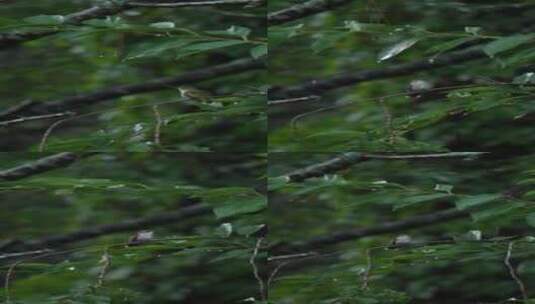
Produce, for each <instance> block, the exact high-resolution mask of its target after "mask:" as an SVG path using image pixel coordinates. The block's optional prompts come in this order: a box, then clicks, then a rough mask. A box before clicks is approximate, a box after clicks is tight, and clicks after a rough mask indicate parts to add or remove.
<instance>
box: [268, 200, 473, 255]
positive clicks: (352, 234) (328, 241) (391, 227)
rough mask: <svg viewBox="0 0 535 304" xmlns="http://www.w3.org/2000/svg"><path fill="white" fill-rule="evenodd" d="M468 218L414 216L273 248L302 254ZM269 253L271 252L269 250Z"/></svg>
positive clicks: (447, 213) (457, 212)
mask: <svg viewBox="0 0 535 304" xmlns="http://www.w3.org/2000/svg"><path fill="white" fill-rule="evenodd" d="M468 216H469V212H467V211H465V210H463V211H460V210H456V209H450V210H446V211H440V212H435V213H430V214H425V215H419V216H414V217H411V218H409V219H406V220H400V221H395V222H387V223H383V224H380V225H377V226H373V227H369V228H358V229H351V230H346V231H341V232H337V233H334V234H331V235H327V236H321V237H316V238H313V239H310V240H307V241H304V242H302V243H295V244H289V245H287V244H286V245H285V244H279V245H276V246H274V247H273V249H272V250H274V251H276V252H283V253H286V252H303V251H309V250H315V249H318V248H321V247H325V246H328V245H334V244H338V243H342V242H346V241H351V240H356V239H360V238H364V237H368V236H374V235H381V234H387V233H398V232H401V231H405V230H409V229H414V228H420V227H425V226H431V225H435V224H440V223H443V222H448V221H452V220H456V219H460V218H465V217H468ZM270 251H271V250H270Z"/></svg>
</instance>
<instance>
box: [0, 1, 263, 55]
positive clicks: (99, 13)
mask: <svg viewBox="0 0 535 304" xmlns="http://www.w3.org/2000/svg"><path fill="white" fill-rule="evenodd" d="M253 1H254V0H208V1H188V2H185V1H177V0H162V1H156V2H155V1H152V2H149V1H146V2H141V1H136V2H134V1H132V2H125V3H123V4H113V3H110V4H109V5H102V6H94V7H91V8H88V9H85V10H82V11H79V12H75V13H72V14H69V15H66V16H65V20H64V22H63V24H65V25H79V24H81V23H82V22H84V21H87V20H91V19H98V18H104V17H106V16H111V15H116V14H119V13H121V12H123V11H125V10H128V9H132V8H136V7H161V8H177V7H187V6H208V5H221V4H250V3H252V2H253ZM58 32H60V30H58V29H49V30H40V31H33V32H25V33H14V32H13V33H0V49H3V48H8V47H12V46H16V45H18V44H20V43H23V42H27V41H31V40H35V39H39V38H42V37H46V36H49V35H54V34H56V33H58Z"/></svg>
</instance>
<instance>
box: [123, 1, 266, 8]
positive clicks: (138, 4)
mask: <svg viewBox="0 0 535 304" xmlns="http://www.w3.org/2000/svg"><path fill="white" fill-rule="evenodd" d="M255 1H257V0H206V1H204V0H203V1H188V2H171V3H169V2H167V3H163V2H162V3H158V2H156V3H154V2H129V3H128V5H129V6H130V7H166V8H171V7H188V6H190V7H191V6H211V5H229V4H230V5H232V4H250V3H253V2H255Z"/></svg>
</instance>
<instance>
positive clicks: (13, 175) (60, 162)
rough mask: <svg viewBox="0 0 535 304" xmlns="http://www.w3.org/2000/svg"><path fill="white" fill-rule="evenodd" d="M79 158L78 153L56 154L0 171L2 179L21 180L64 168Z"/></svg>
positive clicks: (0, 178)
mask: <svg viewBox="0 0 535 304" xmlns="http://www.w3.org/2000/svg"><path fill="white" fill-rule="evenodd" d="M78 159H79V156H78V155H76V154H74V153H70V152H63V153H58V154H54V155H51V156H47V157H44V158H41V159H38V160H36V161H33V162H29V163H26V164H23V165H20V166H17V167H14V168H11V169H7V170H3V171H0V181H14V180H19V179H22V178H25V177H28V176H32V175H37V174H40V173H44V172H47V171H51V170H54V169H58V168H64V167H67V166H69V165H70V164H72V163H74V162H75V161H77V160H78Z"/></svg>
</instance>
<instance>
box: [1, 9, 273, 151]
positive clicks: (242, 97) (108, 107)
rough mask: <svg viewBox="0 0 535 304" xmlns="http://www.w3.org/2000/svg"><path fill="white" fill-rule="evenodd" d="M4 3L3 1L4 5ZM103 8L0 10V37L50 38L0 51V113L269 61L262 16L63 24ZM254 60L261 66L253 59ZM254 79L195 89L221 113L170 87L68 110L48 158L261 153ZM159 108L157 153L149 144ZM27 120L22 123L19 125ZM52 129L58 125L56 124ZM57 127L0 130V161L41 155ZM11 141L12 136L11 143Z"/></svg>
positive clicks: (255, 12) (45, 123)
mask: <svg viewBox="0 0 535 304" xmlns="http://www.w3.org/2000/svg"><path fill="white" fill-rule="evenodd" d="M4 2H6V1H4ZM93 5H106V1H39V3H32V2H28V1H13V2H11V1H8V2H6V3H2V5H1V6H0V14H1V15H2V18H0V35H1V34H20V33H28V32H43V31H50V30H53V31H57V32H58V33H57V34H54V35H49V36H46V37H43V38H40V39H35V40H32V41H29V42H25V43H22V44H20V45H18V46H14V47H9V48H4V49H2V50H0V62H1V63H0V66H1V68H2V70H5V71H9V73H3V74H2V75H1V76H0V83H1V84H2V85H1V86H0V87H1V88H0V99H1V100H2V102H1V107H2V108H8V107H10V106H14V105H17V104H19V103H21V102H22V101H24V100H32V101H35V102H38V103H46V102H51V101H58V100H61V99H63V98H67V97H70V96H75V95H79V94H85V93H90V92H98V91H101V90H104V89H107V88H109V87H113V86H117V85H129V84H143V83H148V82H150V81H153V80H154V79H157V78H162V77H176V76H180V75H182V74H184V73H187V72H191V71H195V70H198V69H202V68H208V67H211V66H215V65H218V64H223V63H227V62H230V61H232V60H235V59H240V58H253V57H254V58H261V57H263V56H264V55H265V54H266V50H267V45H266V44H267V39H266V38H265V35H266V32H265V26H263V23H264V20H263V16H264V13H263V12H264V8H262V7H259V8H254V9H244V8H243V5H241V7H240V6H235V5H234V6H231V7H224V6H223V7H200V8H199V7H193V8H188V7H186V8H170V9H167V8H132V9H129V10H125V11H123V12H121V13H119V14H116V15H113V16H107V17H106V16H104V18H101V19H90V20H86V21H83V22H82V23H81V24H78V25H72V24H70V23H66V22H65V20H66V18H67V17H66V16H68V14H71V13H75V12H79V11H83V10H85V9H87V8H90V7H91V6H93ZM260 60H261V59H260ZM263 74H264V73H263V71H262V70H261V69H258V70H251V71H246V72H242V73H236V74H234V75H227V76H225V77H217V78H213V79H210V80H208V81H204V82H202V83H199V84H195V85H198V86H199V87H201V88H202V89H204V90H206V91H208V92H210V93H211V94H212V95H213V101H214V102H218V103H223V104H227V105H228V106H226V107H224V108H213V107H202V106H201V107H199V105H196V104H192V103H191V102H188V101H187V100H185V99H184V98H183V97H181V95H180V93H179V92H178V89H177V87H174V86H168V87H166V88H164V89H162V90H156V91H153V92H150V93H146V94H137V95H127V96H124V97H120V98H115V99H112V100H106V101H102V102H99V103H96V104H94V105H86V104H84V105H77V106H76V107H75V108H73V109H70V110H71V111H74V112H75V113H76V116H74V117H71V118H70V119H67V120H66V121H64V122H62V123H60V124H59V125H57V126H56V127H54V129H53V132H51V134H50V136H49V138H48V139H47V145H46V147H45V149H46V151H64V150H70V151H74V150H78V151H88V150H92V151H95V150H98V151H134V152H143V151H151V150H164V151H186V152H191V151H202V152H206V151H250V152H254V151H262V150H265V140H263V139H262V137H261V135H262V136H263V134H265V132H266V125H267V124H266V116H265V92H264V91H265V88H264V87H265V86H264V83H265V82H266V80H265V78H264V75H263ZM154 105H158V110H159V112H160V116H161V120H162V126H161V136H160V137H161V143H160V144H159V145H158V144H157V143H155V141H156V140H155V138H154V135H153V134H154V132H155V128H156V124H157V119H156V117H155V113H153V109H152V108H153V106H154ZM22 116H28V115H22ZM57 120H59V119H57ZM53 122H54V120H50V119H47V120H38V121H27V122H23V123H20V124H16V125H13V126H9V127H1V128H0V135H1V137H2V141H1V143H0V147H1V148H2V150H3V151H6V150H8V151H12V150H17V151H20V150H22V149H24V150H32V151H35V150H37V149H38V146H39V142H40V141H41V138H42V137H43V136H44V133H45V131H46V129H47V128H48V127H50V126H51V125H52V123H53ZM15 134H16V136H15Z"/></svg>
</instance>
